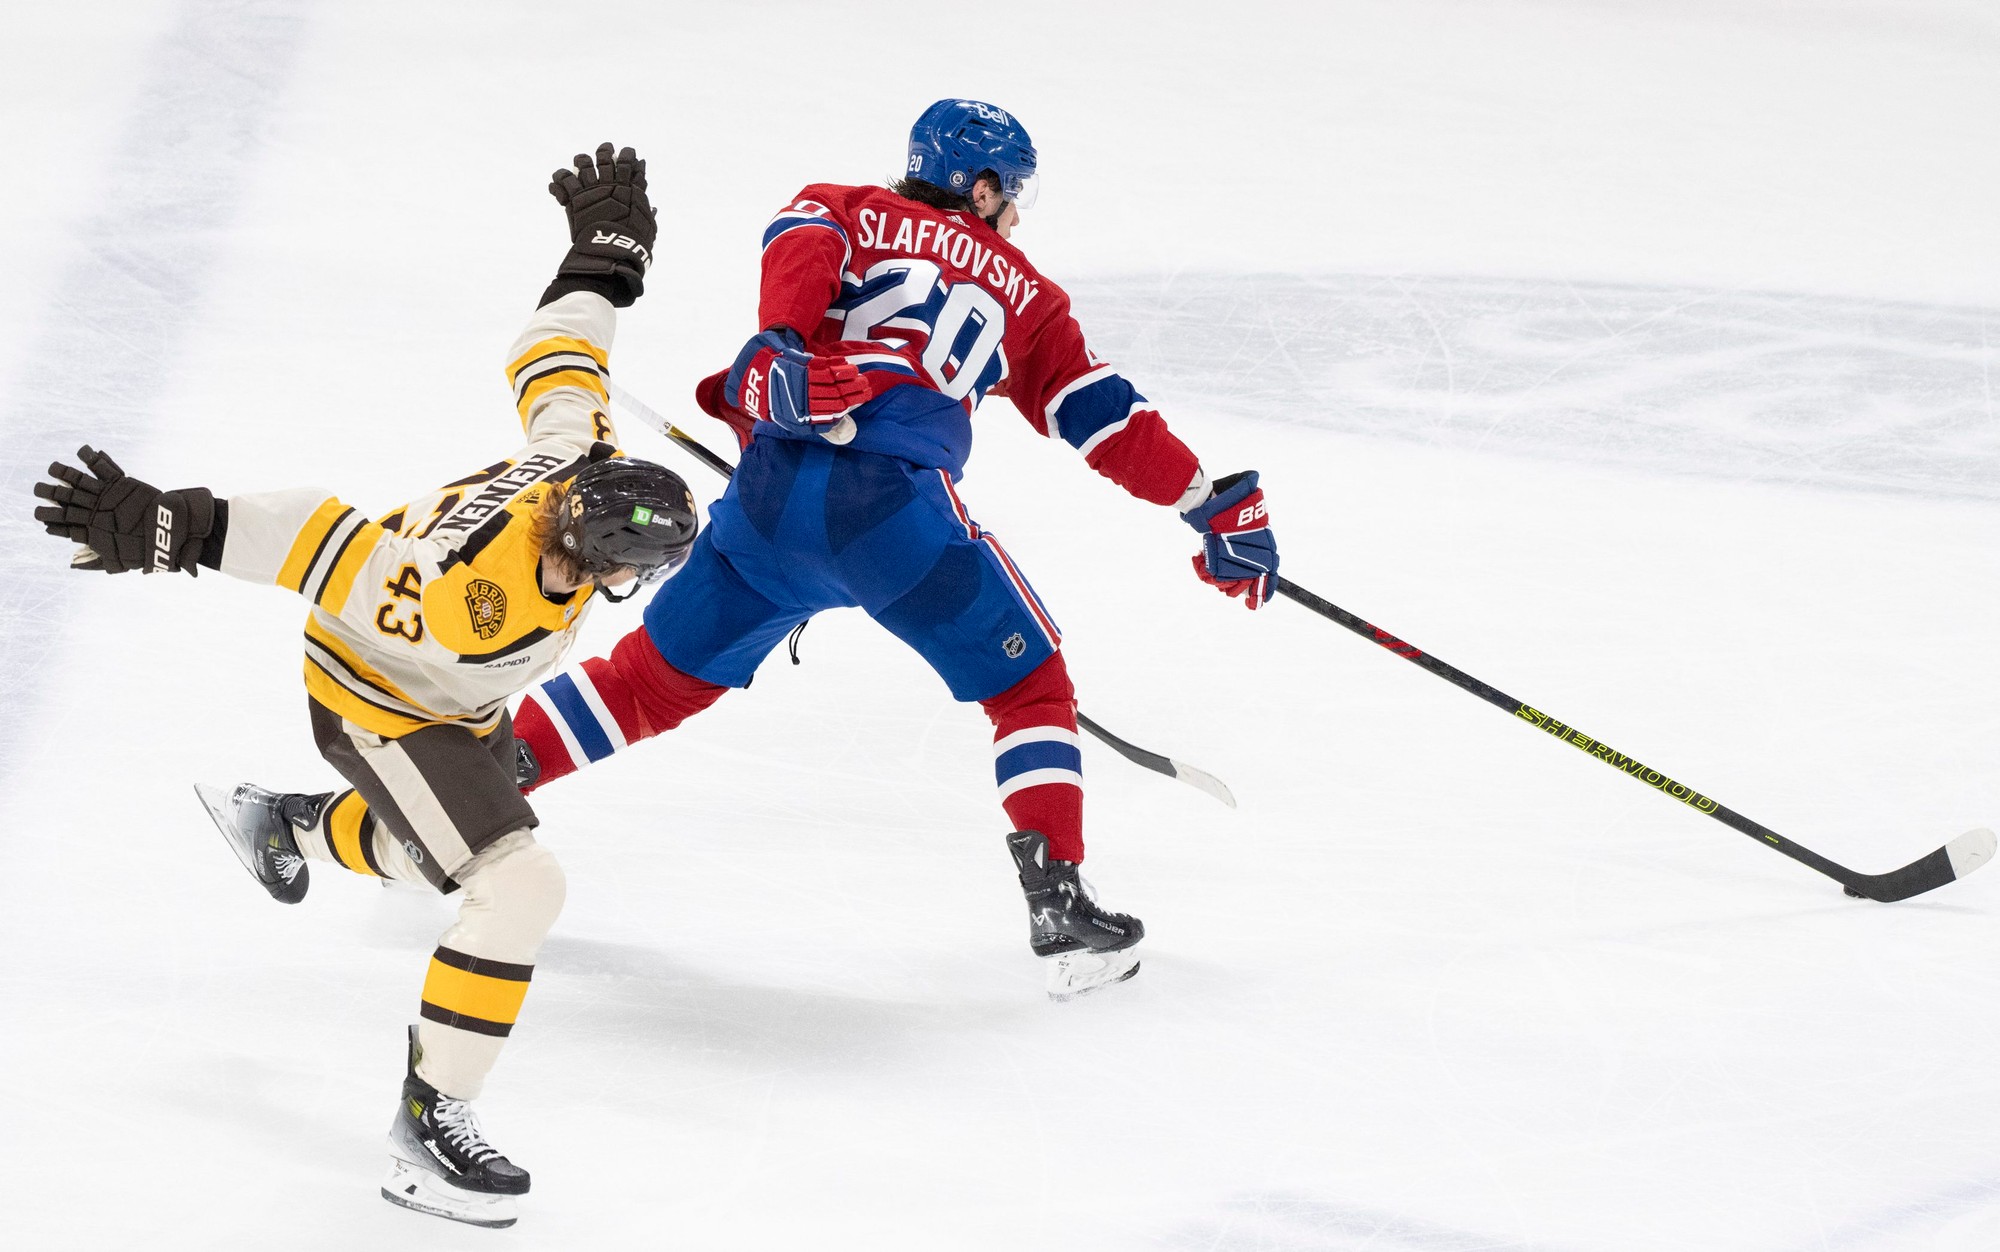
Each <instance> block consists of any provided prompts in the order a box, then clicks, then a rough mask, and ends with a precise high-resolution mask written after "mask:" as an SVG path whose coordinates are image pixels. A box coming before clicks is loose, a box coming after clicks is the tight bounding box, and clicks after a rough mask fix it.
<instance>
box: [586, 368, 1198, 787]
mask: <svg viewBox="0 0 2000 1252" xmlns="http://www.w3.org/2000/svg"><path fill="white" fill-rule="evenodd" d="M608 385H609V387H610V391H611V398H612V399H613V400H614V401H616V402H617V403H618V404H620V405H622V406H623V407H625V408H626V409H629V410H630V411H631V412H632V413H633V414H634V415H635V416H637V417H638V418H639V419H640V420H641V421H643V422H645V423H646V424H647V425H648V426H651V427H652V428H653V429H654V430H656V431H658V432H659V433H660V434H662V435H665V436H666V437H667V438H668V439H671V440H673V441H674V442H675V443H677V444H679V445H680V446H681V447H683V448H685V449H687V451H688V452H689V453H690V454H691V455H693V457H694V459H695V460H697V461H700V462H701V463H702V464H703V465H706V466H708V468H710V469H712V470H714V471H715V472H716V473H718V474H720V475H722V476H723V477H724V478H731V477H734V476H735V473H736V467H735V466H734V465H731V464H730V463H729V462H728V461H726V460H724V459H723V458H722V457H721V456H719V455H717V454H716V453H715V452H714V451H713V450H711V449H710V448H709V447H708V445H707V444H704V443H703V442H702V441H701V440H699V439H696V438H695V437H694V436H693V435H690V434H688V433H687V432H686V431H684V430H682V429H681V428H680V427H678V426H676V425H674V424H673V423H672V422H670V421H668V420H667V419H666V418H665V417H663V416H661V415H660V414H659V413H657V412H655V411H654V410H653V409H652V408H651V407H650V406H648V405H647V404H646V402H645V401H643V400H641V399H639V398H638V397H637V396H635V395H633V394H632V393H631V392H629V391H627V390H625V389H624V388H623V387H620V386H619V385H618V384H617V383H608ZM850 437H851V436H850ZM841 442H845V440H842V441H841ZM1076 724H1077V725H1078V726H1081V727H1082V728H1083V729H1084V730H1087V731H1089V732H1090V733H1091V734H1092V735H1095V736H1096V737H1097V738H1098V739H1099V740H1100V741H1102V742H1103V743H1104V745H1105V746H1106V747H1108V748H1110V749H1111V750H1112V751H1113V752H1116V753H1117V754H1118V755H1119V756H1122V757H1124V758H1125V759H1126V760H1128V761H1130V762H1132V763H1133V764H1134V765H1137V766H1139V767H1141V768H1143V769H1149V770H1152V771H1153V772H1154V773H1155V774H1165V775H1166V776H1167V777H1168V778H1172V779H1175V780H1177V781H1179V782H1184V783H1186V784H1187V785H1188V786H1190V787H1193V788H1194V789H1195V790H1197V791H1202V792H1206V793H1207V794H1209V795H1211V796H1214V797H1215V798H1216V799H1218V800H1220V801H1222V802H1223V803H1224V804H1226V805H1228V806H1229V807H1230V808H1232V809H1233V808H1235V807H1236V797H1235V796H1234V795H1232V794H1231V793H1230V790H1229V788H1228V787H1226V786H1224V785H1223V782H1222V780H1221V779H1220V778H1217V777H1216V776H1215V775H1213V774H1211V773H1209V772H1208V771H1207V770H1201V769H1196V768H1195V767H1194V766H1192V765H1189V764H1187V763H1186V762H1183V761H1176V760H1174V759H1173V758H1172V757H1170V756H1161V755H1160V754H1159V753H1157V752H1148V751H1147V750H1146V749H1144V748H1141V747H1139V746H1137V745H1136V744H1131V743H1127V742H1126V741H1125V740H1123V739H1120V738H1119V737H1118V736H1116V735H1114V734H1112V733H1111V732H1110V731H1108V730H1106V729H1104V727H1102V726H1099V725H1098V724H1097V723H1096V722H1093V721H1091V720H1090V719H1089V718H1087V717H1085V716H1084V715H1083V712H1082V710H1078V711H1077V715H1076Z"/></svg>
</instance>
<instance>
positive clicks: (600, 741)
mask: <svg viewBox="0 0 2000 1252" xmlns="http://www.w3.org/2000/svg"><path fill="white" fill-rule="evenodd" d="M727 690H729V688H727V687H719V686H717V685H716V684H714V683H709V682H703V681H702V680H701V679H699V678H695V677H693V676H692V675H688V674H683V673H682V672H681V671H679V670H677V669H675V668H674V667H673V666H671V665H669V664H667V660H666V658H665V657H663V656H661V655H660V650H659V649H658V648H657V647H654V646H653V641H652V639H651V638H650V637H649V636H648V635H647V634H646V628H645V627H643V626H641V627H639V628H638V629H636V630H634V631H632V633H631V634H628V635H626V636H625V637H624V638H623V639H620V640H619V641H618V646H617V647H615V648H613V649H611V655H610V656H608V657H597V656H594V657H591V658H590V659H589V660H587V661H585V662H584V663H583V664H582V665H580V666H577V667H576V668H574V669H570V670H565V671H564V672H563V673H560V674H558V675H556V676H555V677H554V678H551V679H549V680H548V681H547V682H544V683H542V684H541V685H539V686H537V687H534V688H532V689H530V690H529V691H528V693H527V694H526V695H525V696H523V697H522V700H521V707H520V708H518V709H516V710H514V737H515V738H516V739H519V740H520V741H521V742H523V743H525V744H527V745H528V750H529V751H531V752H533V753H534V754H535V762H536V764H538V765H539V766H541V771H542V772H541V777H540V778H538V779H536V780H535V782H534V783H533V784H531V785H530V786H527V787H524V788H522V790H524V791H534V790H535V789H536V788H538V787H542V786H546V785H547V784H549V783H551V782H554V781H555V780H556V779H558V778H561V777H563V776H565V775H567V774H573V773H575V772H576V771H577V770H578V769H579V768H580V767H582V766H584V765H588V764H589V763H590V762H592V761H601V760H603V759H604V758H605V757H607V756H610V755H611V754H612V753H613V752H616V751H618V750H619V749H620V748H623V747H626V746H628V745H630V744H634V743H637V742H639V741H640V740H641V739H650V738H651V737H653V736H654V735H657V734H659V733H661V732H662V731H668V730H672V729H673V728H674V727H676V726H678V725H680V724H681V723H682V722H683V721H685V720H687V719H688V718H689V717H691V716H693V715H694V714H696V713H699V712H701V711H702V710H703V709H705V708H707V707H708V706H709V705H711V704H714V703H715V702H716V700H717V699H719V698H720V697H721V695H722V693H723V692H725V691H727Z"/></svg>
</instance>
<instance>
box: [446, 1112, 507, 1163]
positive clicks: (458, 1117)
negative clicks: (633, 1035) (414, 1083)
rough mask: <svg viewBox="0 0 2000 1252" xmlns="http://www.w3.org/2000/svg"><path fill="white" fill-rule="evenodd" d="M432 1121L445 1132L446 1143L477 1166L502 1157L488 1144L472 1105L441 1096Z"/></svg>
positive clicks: (498, 1151) (497, 1150)
mask: <svg viewBox="0 0 2000 1252" xmlns="http://www.w3.org/2000/svg"><path fill="white" fill-rule="evenodd" d="M432 1120H433V1121H434V1122H436V1123H437V1128H438V1129H439V1130H441V1131H443V1132H444V1137H445V1142H447V1143H449V1144H451V1146H452V1147H454V1148H457V1149H458V1150H459V1151H460V1152H463V1153H465V1155H466V1156H468V1157H471V1158H472V1160H473V1162H474V1163H475V1164H479V1165H484V1164H485V1163H486V1162H487V1161H490V1160H492V1159H493V1158H494V1157H496V1156H499V1155H500V1150H499V1149H498V1148H495V1147H494V1146H493V1145H492V1144H490V1143H488V1142H486V1136H485V1134H484V1133H482V1132H481V1131H480V1129H479V1121H478V1119H477V1118H475V1117H473V1115H472V1105H471V1104H469V1103H467V1102H466V1101H464V1100H454V1099H452V1098H451V1097H450V1096H440V1097H439V1098H438V1102H437V1109H436V1110H435V1111H434V1112H433V1114H432Z"/></svg>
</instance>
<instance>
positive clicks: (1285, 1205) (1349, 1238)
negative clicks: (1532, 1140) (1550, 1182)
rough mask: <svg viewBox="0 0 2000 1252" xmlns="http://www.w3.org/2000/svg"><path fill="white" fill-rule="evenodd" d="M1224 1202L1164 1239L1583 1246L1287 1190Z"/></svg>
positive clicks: (1363, 1251) (1238, 1244)
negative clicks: (1461, 1225) (1217, 1209)
mask: <svg viewBox="0 0 2000 1252" xmlns="http://www.w3.org/2000/svg"><path fill="white" fill-rule="evenodd" d="M1220 1207H1221V1211H1220V1212H1219V1213H1218V1214H1216V1215H1215V1216H1213V1217H1208V1218H1204V1219H1202V1220H1200V1221H1197V1222H1193V1223H1190V1224H1188V1225H1185V1226H1183V1227H1181V1228H1180V1229H1177V1230H1173V1231H1170V1232H1168V1233H1167V1234H1165V1235H1163V1236H1162V1237H1161V1239H1160V1243H1159V1246H1160V1247H1162V1248H1169V1249H1174V1250H1175V1252H1196V1249H1199V1250H1200V1252H1583V1250H1582V1249H1580V1248H1578V1249H1566V1248H1563V1247H1561V1246H1559V1245H1557V1244H1551V1243H1540V1242H1530V1243H1524V1242H1521V1241H1518V1240H1514V1239H1508V1238H1504V1237H1502V1236H1499V1235H1492V1234H1481V1233H1478V1232H1476V1231H1470V1230H1457V1229H1454V1228H1452V1227H1450V1226H1446V1225H1442V1224H1439V1223H1435V1222H1428V1221H1425V1220H1424V1219H1422V1218H1420V1217H1412V1216H1409V1215H1408V1214H1404V1213H1394V1212H1389V1211H1386V1210H1382V1209H1375V1208H1369V1207H1366V1206H1363V1205H1357V1204H1341V1203H1338V1202H1336V1201H1332V1200H1320V1199H1314V1198H1312V1197H1310V1196H1302V1195H1296V1194H1290V1193H1286V1192H1272V1193H1270V1194H1268V1195H1246V1196H1240V1197H1238V1198H1236V1199H1234V1200H1231V1201H1228V1202H1227V1203H1226V1204H1224V1205H1222V1206H1220Z"/></svg>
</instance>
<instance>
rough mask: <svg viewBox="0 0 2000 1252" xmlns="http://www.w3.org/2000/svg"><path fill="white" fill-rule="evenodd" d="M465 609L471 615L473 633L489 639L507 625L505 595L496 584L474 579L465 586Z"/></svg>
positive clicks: (482, 579)
mask: <svg viewBox="0 0 2000 1252" xmlns="http://www.w3.org/2000/svg"><path fill="white" fill-rule="evenodd" d="M465 609H466V612H468V613H470V614H471V615H472V630H473V633H474V634H476V635H478V636H479V637H480V638H481V639H491V638H492V637H493V636H495V635H497V634H499V633H500V628H501V627H502V626H504V625H506V624H507V593H506V592H505V591H502V590H501V589H500V584H498V583H495V582H488V581H487V580H486V579H484V578H475V579H473V580H472V581H471V582H469V583H467V584H466V585H465Z"/></svg>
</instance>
